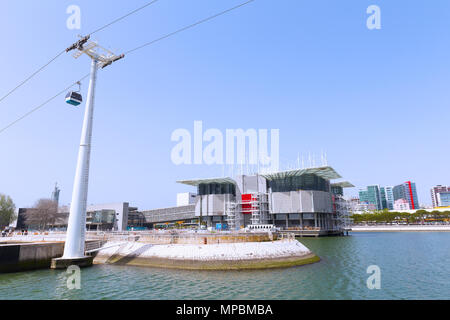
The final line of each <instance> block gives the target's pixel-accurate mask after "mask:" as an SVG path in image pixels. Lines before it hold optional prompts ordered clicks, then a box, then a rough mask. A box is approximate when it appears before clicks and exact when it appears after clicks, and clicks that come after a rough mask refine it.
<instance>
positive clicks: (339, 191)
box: [331, 186, 344, 196]
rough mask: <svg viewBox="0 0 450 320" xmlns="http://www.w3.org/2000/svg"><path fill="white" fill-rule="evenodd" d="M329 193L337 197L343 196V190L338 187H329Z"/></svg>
mask: <svg viewBox="0 0 450 320" xmlns="http://www.w3.org/2000/svg"><path fill="white" fill-rule="evenodd" d="M331 193H333V194H334V195H337V196H343V195H344V188H342V187H340V186H332V187H331Z"/></svg>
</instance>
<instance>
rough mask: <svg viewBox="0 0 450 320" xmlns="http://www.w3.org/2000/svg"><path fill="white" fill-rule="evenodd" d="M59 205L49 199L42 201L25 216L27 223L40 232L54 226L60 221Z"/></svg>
mask: <svg viewBox="0 0 450 320" xmlns="http://www.w3.org/2000/svg"><path fill="white" fill-rule="evenodd" d="M58 217H59V216H58V204H57V203H56V202H55V201H53V200H49V199H40V200H38V201H37V202H36V204H35V205H34V207H33V208H31V209H28V210H27V212H26V214H25V223H26V224H27V225H28V226H30V227H34V228H37V229H39V230H45V229H47V228H48V227H50V226H51V225H54V224H55V222H56V220H57V219H58Z"/></svg>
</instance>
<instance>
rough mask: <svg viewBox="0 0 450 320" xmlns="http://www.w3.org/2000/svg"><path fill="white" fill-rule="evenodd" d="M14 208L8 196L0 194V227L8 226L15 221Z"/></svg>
mask: <svg viewBox="0 0 450 320" xmlns="http://www.w3.org/2000/svg"><path fill="white" fill-rule="evenodd" d="M15 211H16V206H15V205H14V202H13V201H12V199H11V197H10V196H6V195H4V194H0V227H1V228H2V229H3V228H4V227H7V226H9V224H10V223H11V222H13V221H14V219H16V212H15Z"/></svg>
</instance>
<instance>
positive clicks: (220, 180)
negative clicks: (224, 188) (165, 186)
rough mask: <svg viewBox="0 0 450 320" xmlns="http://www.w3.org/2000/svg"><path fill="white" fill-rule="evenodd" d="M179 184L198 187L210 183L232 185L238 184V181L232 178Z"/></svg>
mask: <svg viewBox="0 0 450 320" xmlns="http://www.w3.org/2000/svg"><path fill="white" fill-rule="evenodd" d="M177 183H181V184H185V185H188V186H193V187H198V186H199V185H201V184H210V183H219V184H223V183H230V184H236V181H234V180H233V179H232V178H228V177H227V178H210V179H194V180H181V181H177Z"/></svg>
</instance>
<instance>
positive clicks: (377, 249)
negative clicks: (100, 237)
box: [0, 232, 450, 300]
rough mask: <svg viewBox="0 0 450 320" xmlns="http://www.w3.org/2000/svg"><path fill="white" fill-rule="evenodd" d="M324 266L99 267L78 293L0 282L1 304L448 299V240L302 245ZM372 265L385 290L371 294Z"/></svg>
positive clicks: (384, 236)
mask: <svg viewBox="0 0 450 320" xmlns="http://www.w3.org/2000/svg"><path fill="white" fill-rule="evenodd" d="M300 241H301V242H302V243H303V244H305V245H306V246H307V247H309V248H310V249H311V250H312V251H313V252H315V253H316V254H317V255H319V256H320V257H321V258H322V261H321V262H320V263H316V264H312V265H307V266H300V267H294V268H288V269H276V270H259V271H228V272H215V271H201V272H200V271H183V270H163V269H156V268H141V267H129V266H128V267H123V266H110V265H97V266H94V267H92V268H88V269H83V270H82V284H81V286H82V287H81V290H68V289H67V286H66V281H67V275H66V273H65V271H55V270H40V271H33V272H24V273H16V274H2V275H0V299H83V300H84V299H121V300H124V299H225V300H229V299H252V300H253V299H269V300H270V299H283V300H284V299H450V272H449V267H450V233H447V232H445V233H444V232H443V233H439V232H435V233H432V232H430V233H424V232H418V233H353V234H352V236H350V237H337V238H318V239H316V238H304V239H301V240H300ZM369 265H378V266H379V267H380V269H381V289H380V290H369V289H368V288H367V285H366V280H367V278H368V277H369V276H370V275H369V274H367V273H366V270H367V267H368V266H369Z"/></svg>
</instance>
